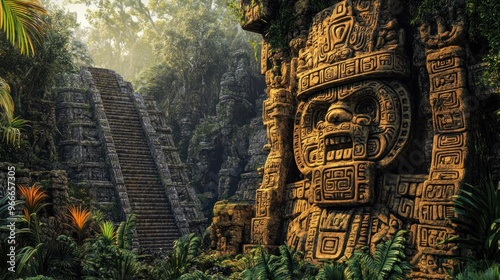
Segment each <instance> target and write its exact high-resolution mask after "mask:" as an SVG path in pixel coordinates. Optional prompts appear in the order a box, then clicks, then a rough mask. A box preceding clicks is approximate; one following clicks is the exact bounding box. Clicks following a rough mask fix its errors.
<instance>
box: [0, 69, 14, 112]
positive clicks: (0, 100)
mask: <svg viewBox="0 0 500 280" xmlns="http://www.w3.org/2000/svg"><path fill="white" fill-rule="evenodd" d="M0 108H2V109H3V111H4V114H5V116H6V118H7V121H9V120H10V119H12V118H13V117H14V100H12V96H11V95H10V87H9V84H7V82H6V81H5V80H4V79H2V78H0Z"/></svg>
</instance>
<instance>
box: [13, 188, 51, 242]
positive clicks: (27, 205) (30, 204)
mask: <svg viewBox="0 0 500 280" xmlns="http://www.w3.org/2000/svg"><path fill="white" fill-rule="evenodd" d="M18 190H19V196H20V198H21V200H22V201H23V214H24V217H22V218H21V219H20V221H21V222H24V223H26V227H25V228H21V229H19V230H18V232H19V233H20V234H22V235H23V236H26V238H25V240H26V243H27V244H31V245H34V246H37V245H38V244H40V243H41V242H42V222H41V221H40V215H39V212H41V211H42V210H43V209H44V208H45V207H46V206H48V205H49V204H50V203H47V202H45V201H46V199H47V198H48V196H47V194H46V193H45V191H44V190H43V189H42V188H41V187H40V186H39V185H38V184H36V183H35V184H33V185H32V186H31V187H28V186H26V185H18ZM28 249H29V248H28ZM28 249H26V250H28Z"/></svg>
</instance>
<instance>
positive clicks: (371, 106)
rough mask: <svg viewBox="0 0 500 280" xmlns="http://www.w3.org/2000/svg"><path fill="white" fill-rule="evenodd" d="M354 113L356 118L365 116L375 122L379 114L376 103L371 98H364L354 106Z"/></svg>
mask: <svg viewBox="0 0 500 280" xmlns="http://www.w3.org/2000/svg"><path fill="white" fill-rule="evenodd" d="M355 112H356V115H357V116H367V117H369V118H370V119H371V120H372V121H376V120H378V112H379V106H378V102H377V101H376V100H375V99H374V98H372V97H367V98H364V99H362V100H361V101H360V102H358V104H357V105H356V109H355Z"/></svg>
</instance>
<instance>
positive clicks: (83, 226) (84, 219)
mask: <svg viewBox="0 0 500 280" xmlns="http://www.w3.org/2000/svg"><path fill="white" fill-rule="evenodd" d="M68 211H69V215H67V216H68V218H69V219H70V221H71V223H70V224H69V226H70V227H71V229H73V231H74V232H75V233H76V237H77V242H78V244H81V243H82V240H83V237H84V236H85V231H86V230H87V228H88V227H89V225H90V222H91V221H92V212H91V211H89V210H87V209H84V208H82V206H81V205H79V206H74V205H70V206H68Z"/></svg>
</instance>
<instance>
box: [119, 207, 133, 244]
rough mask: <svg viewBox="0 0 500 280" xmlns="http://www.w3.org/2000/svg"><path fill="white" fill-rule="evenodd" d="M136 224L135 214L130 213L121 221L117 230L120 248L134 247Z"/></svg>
mask: <svg viewBox="0 0 500 280" xmlns="http://www.w3.org/2000/svg"><path fill="white" fill-rule="evenodd" d="M135 225H136V216H135V214H130V215H128V217H127V219H126V220H125V221H124V222H121V223H120V226H118V230H117V232H116V236H117V242H118V248H122V249H130V248H131V247H132V238H133V237H134V231H135Z"/></svg>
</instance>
